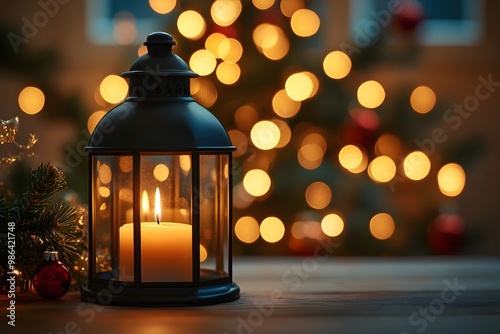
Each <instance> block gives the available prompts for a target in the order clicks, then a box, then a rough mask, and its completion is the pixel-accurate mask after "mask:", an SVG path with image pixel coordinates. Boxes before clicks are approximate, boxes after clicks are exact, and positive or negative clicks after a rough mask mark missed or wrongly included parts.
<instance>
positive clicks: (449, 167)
mask: <svg viewBox="0 0 500 334" xmlns="http://www.w3.org/2000/svg"><path fill="white" fill-rule="evenodd" d="M437 180H438V185H439V190H441V192H442V193H443V194H444V195H446V196H450V197H455V196H458V195H460V193H461V192H462V190H463V189H464V187H465V171H464V169H463V168H462V167H461V166H460V165H459V164H457V163H449V164H446V165H444V166H443V167H441V169H440V170H439V172H438V174H437Z"/></svg>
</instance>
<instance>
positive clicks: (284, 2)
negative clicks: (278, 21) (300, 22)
mask: <svg viewBox="0 0 500 334" xmlns="http://www.w3.org/2000/svg"><path fill="white" fill-rule="evenodd" d="M304 5H305V4H304V0H281V1H280V10H281V13H283V15H285V16H286V17H292V16H293V13H295V12H296V11H297V10H299V9H302V8H304Z"/></svg>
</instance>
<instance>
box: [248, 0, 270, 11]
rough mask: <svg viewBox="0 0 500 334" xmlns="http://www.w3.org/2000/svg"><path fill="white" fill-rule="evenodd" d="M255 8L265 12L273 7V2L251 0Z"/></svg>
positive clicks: (268, 0)
mask: <svg viewBox="0 0 500 334" xmlns="http://www.w3.org/2000/svg"><path fill="white" fill-rule="evenodd" d="M252 3H253V5H254V6H255V8H257V9H260V10H266V9H269V8H271V7H272V6H273V5H274V0H252Z"/></svg>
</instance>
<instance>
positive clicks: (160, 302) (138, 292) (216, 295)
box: [80, 282, 240, 306]
mask: <svg viewBox="0 0 500 334" xmlns="http://www.w3.org/2000/svg"><path fill="white" fill-rule="evenodd" d="M80 294H81V298H82V299H83V300H84V301H86V302H89V303H97V304H102V305H124V306H197V305H211V304H219V303H226V302H230V301H233V300H236V299H238V298H239V297H240V288H239V286H238V285H237V284H236V283H234V282H230V283H225V284H217V285H208V286H199V287H175V288H171V287H169V288H154V289H148V288H142V289H136V288H128V287H115V286H112V285H110V286H106V287H99V286H94V287H92V288H89V286H87V285H83V286H82V288H81V290H80Z"/></svg>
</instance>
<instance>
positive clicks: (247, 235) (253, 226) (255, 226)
mask: <svg viewBox="0 0 500 334" xmlns="http://www.w3.org/2000/svg"><path fill="white" fill-rule="evenodd" d="M234 233H235V234H236V237H237V238H238V239H239V240H241V241H242V242H244V243H246V244H251V243H254V242H255V241H256V240H257V239H258V238H259V235H260V227H259V222H257V220H256V219H255V218H253V217H250V216H244V217H241V218H240V219H238V221H237V222H236V225H235V226H234Z"/></svg>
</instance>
